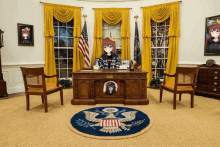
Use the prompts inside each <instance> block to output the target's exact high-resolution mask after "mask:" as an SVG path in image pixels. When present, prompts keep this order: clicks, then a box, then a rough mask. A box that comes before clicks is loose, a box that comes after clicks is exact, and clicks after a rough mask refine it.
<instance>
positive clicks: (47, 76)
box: [44, 74, 58, 78]
mask: <svg viewBox="0 0 220 147" xmlns="http://www.w3.org/2000/svg"><path fill="white" fill-rule="evenodd" d="M44 76H45V78H53V77H58V75H57V74H56V75H52V76H47V75H44Z"/></svg>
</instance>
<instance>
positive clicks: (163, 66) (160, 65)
mask: <svg viewBox="0 0 220 147" xmlns="http://www.w3.org/2000/svg"><path fill="white" fill-rule="evenodd" d="M157 68H165V65H164V59H157Z"/></svg>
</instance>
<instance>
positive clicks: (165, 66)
mask: <svg viewBox="0 0 220 147" xmlns="http://www.w3.org/2000/svg"><path fill="white" fill-rule="evenodd" d="M165 67H167V59H165Z"/></svg>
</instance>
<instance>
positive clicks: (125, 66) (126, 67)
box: [119, 65, 128, 70]
mask: <svg viewBox="0 0 220 147" xmlns="http://www.w3.org/2000/svg"><path fill="white" fill-rule="evenodd" d="M119 69H123V70H126V69H128V66H127V65H120V67H119Z"/></svg>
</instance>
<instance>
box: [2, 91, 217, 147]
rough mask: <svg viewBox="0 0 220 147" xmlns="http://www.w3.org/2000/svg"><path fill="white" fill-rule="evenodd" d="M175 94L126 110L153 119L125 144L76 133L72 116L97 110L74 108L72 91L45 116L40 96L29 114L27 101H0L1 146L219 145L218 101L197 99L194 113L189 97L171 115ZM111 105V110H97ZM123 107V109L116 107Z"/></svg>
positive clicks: (152, 95)
mask: <svg viewBox="0 0 220 147" xmlns="http://www.w3.org/2000/svg"><path fill="white" fill-rule="evenodd" d="M172 98H173V95H172V94H171V93H169V92H166V91H164V97H163V102H162V103H161V104H160V103H159V90H154V89H148V99H149V101H150V104H149V105H144V106H128V107H132V108H134V109H139V110H141V111H143V112H145V113H146V114H148V115H150V116H151V117H152V118H153V121H154V123H153V126H152V127H151V129H149V130H148V131H147V132H146V133H144V134H142V135H140V136H137V137H134V138H129V139H122V140H97V139H91V138H86V137H83V136H80V135H78V134H75V133H74V132H72V131H71V130H70V129H69V128H68V126H67V123H66V122H67V121H68V120H69V119H70V117H71V115H72V114H74V113H76V112H78V111H81V110H83V109H87V108H92V107H94V106H93V105H90V106H86V105H82V106H73V105H71V103H70V101H71V99H72V89H67V90H64V105H63V106H62V105H60V99H59V92H58V93H56V94H52V95H49V97H48V103H49V112H48V113H44V107H43V105H42V104H41V97H40V96H31V97H30V104H31V105H30V110H29V111H26V109H25V96H20V97H14V98H11V99H2V100H0V146H1V147H2V146H30V147H33V146H41V147H43V146H53V147H55V146H59V147H65V146H74V147H87V146H88V147H102V146H109V147H114V146H116V147H117V146H118V147H119V146H122V147H130V146H131V147H147V146H166V147H168V146H169V147H170V146H178V147H180V146H186V147H191V146H192V147H195V146H204V147H217V146H220V99H219V100H218V99H213V98H207V97H201V96H195V108H190V96H189V95H188V94H183V95H182V101H181V102H179V101H177V109H176V110H173V105H172ZM96 106H107V105H96ZM117 106H123V105H117Z"/></svg>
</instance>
